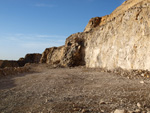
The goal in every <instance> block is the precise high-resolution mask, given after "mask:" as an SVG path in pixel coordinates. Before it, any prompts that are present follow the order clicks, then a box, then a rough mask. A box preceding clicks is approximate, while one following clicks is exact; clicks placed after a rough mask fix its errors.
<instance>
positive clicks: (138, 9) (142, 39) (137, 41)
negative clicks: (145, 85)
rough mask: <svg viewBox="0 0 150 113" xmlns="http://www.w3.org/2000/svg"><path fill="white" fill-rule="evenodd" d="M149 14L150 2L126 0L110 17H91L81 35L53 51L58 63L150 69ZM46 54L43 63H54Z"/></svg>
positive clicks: (73, 36)
mask: <svg viewBox="0 0 150 113" xmlns="http://www.w3.org/2000/svg"><path fill="white" fill-rule="evenodd" d="M149 12H150V0H127V1H125V2H124V3H123V4H122V5H121V6H120V7H118V8H117V9H116V10H115V11H114V12H112V14H110V15H107V16H104V17H96V18H92V19H91V20H90V21H89V23H88V25H87V26H86V28H85V30H84V32H82V33H76V34H73V35H71V36H70V37H68V38H67V39H66V43H65V46H64V47H63V51H62V50H59V49H57V48H56V49H55V51H56V50H57V53H58V54H59V53H60V54H59V55H58V54H57V56H61V57H59V58H60V59H59V61H60V63H59V64H60V65H63V66H78V65H86V66H87V67H101V68H108V69H113V68H118V67H121V68H123V69H144V70H145V69H148V70H150V63H149V59H150V13H149ZM51 49H52V48H51ZM46 51H47V52H46ZM46 51H45V53H43V54H44V55H45V58H46V60H45V61H44V62H46V63H51V62H54V61H55V60H54V61H53V59H52V58H51V57H48V56H49V55H48V54H50V55H51V54H52V53H53V52H52V51H51V50H50V51H49V52H48V50H46ZM59 51H60V52H59ZM44 55H43V56H44ZM42 58H43V57H42ZM42 60H43V59H42Z"/></svg>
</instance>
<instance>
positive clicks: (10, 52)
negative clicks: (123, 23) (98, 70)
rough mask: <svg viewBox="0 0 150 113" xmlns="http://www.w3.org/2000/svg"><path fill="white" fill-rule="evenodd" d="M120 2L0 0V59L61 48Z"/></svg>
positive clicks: (91, 0) (15, 58)
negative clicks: (95, 18)
mask: <svg viewBox="0 0 150 113" xmlns="http://www.w3.org/2000/svg"><path fill="white" fill-rule="evenodd" d="M122 2H123V0H0V59H3V60H5V59H8V60H18V59H19V58H20V57H24V56H25V54H27V53H42V52H43V51H44V49H45V48H48V47H52V46H61V45H64V43H65V39H66V38H67V37H68V36H69V35H71V34H73V33H76V32H82V31H83V30H84V28H85V26H86V24H87V23H88V21H89V19H90V18H92V17H96V16H104V15H108V14H110V13H111V12H112V11H113V10H114V9H116V8H117V7H118V6H119V5H121V3H122Z"/></svg>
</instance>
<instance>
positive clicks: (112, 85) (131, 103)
mask: <svg viewBox="0 0 150 113" xmlns="http://www.w3.org/2000/svg"><path fill="white" fill-rule="evenodd" d="M32 70H34V72H32V73H24V74H20V75H16V76H10V77H4V78H1V79H0V112H1V113H2V112H4V113H10V112H11V113H103V112H104V113H111V112H112V111H114V110H115V109H127V110H131V111H133V110H141V111H148V110H150V80H145V79H142V78H134V77H133V78H132V79H129V78H128V77H122V76H119V75H115V74H112V73H106V72H101V71H99V69H88V68H84V67H76V68H55V69H54V68H53V69H52V68H50V67H49V66H48V65H46V64H41V65H35V66H33V69H32Z"/></svg>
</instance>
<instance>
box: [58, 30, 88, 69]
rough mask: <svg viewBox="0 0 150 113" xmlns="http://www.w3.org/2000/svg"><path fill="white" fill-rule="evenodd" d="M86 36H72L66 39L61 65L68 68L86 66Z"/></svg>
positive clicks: (80, 34) (78, 34) (82, 34)
mask: <svg viewBox="0 0 150 113" xmlns="http://www.w3.org/2000/svg"><path fill="white" fill-rule="evenodd" d="M85 34H86V33H76V34H72V35H71V36H70V37H68V38H67V39H66V42H65V47H64V52H63V57H62V60H61V62H60V63H61V65H63V66H67V67H68V66H69V67H70V66H79V65H85V61H84V57H85V40H84V37H85Z"/></svg>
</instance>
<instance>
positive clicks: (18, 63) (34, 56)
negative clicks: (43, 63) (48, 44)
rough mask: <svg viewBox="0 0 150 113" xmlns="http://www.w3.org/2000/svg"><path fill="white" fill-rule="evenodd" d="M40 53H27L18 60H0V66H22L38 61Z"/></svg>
mask: <svg viewBox="0 0 150 113" xmlns="http://www.w3.org/2000/svg"><path fill="white" fill-rule="evenodd" d="M41 56H42V55H41V54H38V53H34V54H27V55H26V56H25V58H20V59H19V60H18V61H10V60H0V68H5V67H22V66H24V65H25V64H26V63H39V62H40V59H41Z"/></svg>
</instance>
